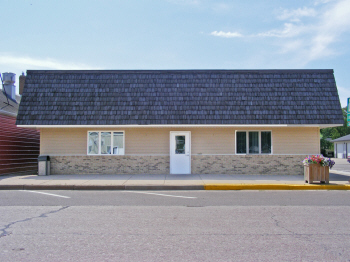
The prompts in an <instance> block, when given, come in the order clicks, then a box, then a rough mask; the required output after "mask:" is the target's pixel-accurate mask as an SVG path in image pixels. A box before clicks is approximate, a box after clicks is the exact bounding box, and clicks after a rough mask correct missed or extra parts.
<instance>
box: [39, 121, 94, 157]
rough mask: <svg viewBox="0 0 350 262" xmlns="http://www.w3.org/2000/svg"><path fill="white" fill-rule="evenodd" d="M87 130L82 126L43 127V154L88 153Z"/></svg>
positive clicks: (41, 148) (41, 134) (41, 131)
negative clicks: (69, 127)
mask: <svg viewBox="0 0 350 262" xmlns="http://www.w3.org/2000/svg"><path fill="white" fill-rule="evenodd" d="M86 146H87V131H86V130H85V129H81V128H71V129H68V128H42V129H41V130H40V154H41V155H82V154H86V150H87V149H86Z"/></svg>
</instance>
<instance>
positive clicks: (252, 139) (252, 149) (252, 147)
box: [249, 132, 259, 154]
mask: <svg viewBox="0 0 350 262" xmlns="http://www.w3.org/2000/svg"><path fill="white" fill-rule="evenodd" d="M249 154H259V132H249Z"/></svg>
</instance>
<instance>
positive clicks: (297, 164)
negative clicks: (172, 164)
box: [191, 155, 306, 175]
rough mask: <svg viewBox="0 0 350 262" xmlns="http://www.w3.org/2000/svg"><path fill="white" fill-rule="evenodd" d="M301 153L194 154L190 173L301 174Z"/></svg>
mask: <svg viewBox="0 0 350 262" xmlns="http://www.w3.org/2000/svg"><path fill="white" fill-rule="evenodd" d="M305 157H306V155H305V156H302V155H211V156H210V155H203V156H201V155H196V156H192V158H191V165H192V166H191V169H192V174H238V175H244V174H250V175H254V174H261V175H264V174H266V175H267V174H270V175H302V174H303V172H304V167H303V165H302V161H303V159H304V158H305Z"/></svg>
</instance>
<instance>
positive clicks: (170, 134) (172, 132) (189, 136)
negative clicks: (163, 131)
mask: <svg viewBox="0 0 350 262" xmlns="http://www.w3.org/2000/svg"><path fill="white" fill-rule="evenodd" d="M173 134H174V135H177V134H179V135H181V134H188V147H189V173H186V175H190V174H191V173H192V170H191V155H192V154H191V131H170V133H169V160H170V161H169V169H170V170H169V173H170V174H178V173H173V172H171V171H172V170H171V169H172V168H171V162H172V161H171V156H172V152H171V150H172V145H171V142H172V141H171V137H172V135H173ZM186 143H187V142H186Z"/></svg>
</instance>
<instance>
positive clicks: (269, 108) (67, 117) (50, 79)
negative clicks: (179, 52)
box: [17, 70, 343, 125]
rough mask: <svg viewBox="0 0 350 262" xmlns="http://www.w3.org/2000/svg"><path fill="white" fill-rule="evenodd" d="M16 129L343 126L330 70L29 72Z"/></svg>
mask: <svg viewBox="0 0 350 262" xmlns="http://www.w3.org/2000/svg"><path fill="white" fill-rule="evenodd" d="M17 124H18V125H188V124H191V125H192V124H196V125H197V124H198V125H255V124H256V125H262V124H264V125H269V124H270V125H273V124H290V125H308V124H314V125H322V124H323V125H340V124H343V115H342V112H341V106H340V102H339V97H338V92H337V87H336V84H335V79H334V76H333V70H97V71H96V70H82V71H75V70H70V71H46V70H28V71H27V77H26V81H25V86H24V92H23V95H22V101H21V105H20V108H19V114H18V117H17Z"/></svg>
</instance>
